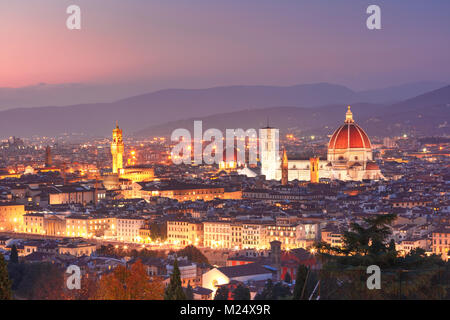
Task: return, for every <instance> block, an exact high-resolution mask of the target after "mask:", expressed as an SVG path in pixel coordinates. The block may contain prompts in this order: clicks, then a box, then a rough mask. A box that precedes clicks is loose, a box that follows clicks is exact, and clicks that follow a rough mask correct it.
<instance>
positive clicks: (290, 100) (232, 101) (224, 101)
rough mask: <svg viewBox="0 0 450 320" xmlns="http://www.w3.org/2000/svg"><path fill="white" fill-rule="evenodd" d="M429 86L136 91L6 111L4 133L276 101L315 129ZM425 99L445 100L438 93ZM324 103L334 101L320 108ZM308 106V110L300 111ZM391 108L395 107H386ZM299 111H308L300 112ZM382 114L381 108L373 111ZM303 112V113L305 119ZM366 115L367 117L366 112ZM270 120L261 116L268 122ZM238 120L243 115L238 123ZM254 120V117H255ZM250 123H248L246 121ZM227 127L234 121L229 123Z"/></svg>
mask: <svg viewBox="0 0 450 320" xmlns="http://www.w3.org/2000/svg"><path fill="white" fill-rule="evenodd" d="M426 86H430V84H429V83H428V84H427V83H423V84H422V85H417V84H416V85H413V84H411V85H407V86H403V87H402V88H400V89H399V93H398V94H397V95H395V94H394V93H393V92H394V91H395V90H394V91H392V89H381V91H378V92H379V93H378V94H377V90H372V91H366V92H363V93H358V92H354V91H352V90H350V89H348V88H346V87H343V86H339V85H333V84H327V83H319V84H308V85H296V86H289V87H272V86H232V87H217V88H209V89H198V90H190V89H189V90H187V89H186V90H184V89H169V90H161V91H157V92H154V93H149V94H144V95H139V96H134V97H131V98H127V99H123V100H119V101H116V102H112V103H93V104H79V105H72V106H66V107H36V108H17V109H11V110H6V111H1V112H0V137H8V136H12V135H15V136H31V135H35V134H36V135H57V134H61V133H87V134H93V135H104V136H107V135H109V134H110V131H111V128H112V127H113V126H114V123H115V120H119V123H120V126H121V127H122V128H123V129H124V130H125V132H126V133H129V134H131V133H132V132H136V131H138V130H141V129H142V128H148V127H152V126H158V125H162V124H165V123H167V122H171V121H178V120H183V119H190V118H192V117H197V118H200V117H208V116H212V115H215V114H224V113H232V112H236V111H242V110H256V109H261V108H271V109H273V107H274V106H288V107H300V108H301V109H299V110H296V111H295V113H294V114H292V115H290V117H291V120H290V121H291V122H288V123H287V125H294V124H295V123H301V126H300V125H299V127H301V130H305V129H304V128H305V127H308V128H309V127H310V128H311V129H313V128H315V127H321V126H327V125H328V124H330V125H334V124H336V119H337V118H333V114H334V113H333V112H335V111H334V110H333V106H332V105H334V106H336V105H346V104H355V103H358V102H372V104H368V106H370V107H367V108H368V109H379V108H380V107H381V105H380V104H379V103H373V100H377V101H387V100H389V101H390V100H392V99H393V100H398V99H397V98H398V97H400V96H404V95H408V93H411V92H417V91H421V90H423V89H424V88H425V87H426ZM407 88H410V89H407ZM388 92H391V93H388ZM422 99H425V100H428V99H430V101H431V99H437V100H436V101H438V100H439V99H438V98H436V97H434V96H433V95H432V96H429V97H424V98H422ZM377 101H375V102H377ZM417 103H419V105H427V106H428V105H429V104H428V103H427V102H426V101H425V102H424V103H422V104H421V102H417ZM321 105H329V106H328V107H319V106H321ZM330 105H331V106H330ZM363 105H364V104H363ZM311 107H314V109H309V110H308V108H311ZM303 109H304V111H300V110H303ZM380 110H381V109H380ZM387 111H389V110H385V111H384V112H387ZM249 112H250V111H245V112H244V113H242V114H235V115H233V117H234V116H235V117H240V116H243V115H244V114H245V113H249ZM260 112H261V111H260V110H258V111H253V114H254V115H255V116H256V115H257V116H258V117H260V118H261V117H263V118H264V119H266V118H267V116H269V117H272V115H271V114H263V113H260ZM274 112H277V111H274ZM298 112H303V113H301V114H299V113H298ZM336 112H337V114H339V117H342V116H341V111H340V110H339V111H336ZM337 114H336V116H337ZM377 115H378V114H377V113H375V114H368V115H367V116H377ZM288 117H289V115H288ZM299 117H302V120H300V119H299ZM311 117H312V118H311ZM315 117H317V118H315ZM360 117H361V119H362V115H361V116H360ZM255 119H256V118H255ZM264 119H260V120H259V121H260V122H261V121H262V122H264V121H265V120H264ZM236 120H237V118H235V119H234V120H233V122H235V121H236ZM249 120H250V121H254V119H252V118H250V119H249ZM299 121H300V122H299ZM303 122H304V123H303ZM252 123H253V122H252ZM291 123H292V124H291ZM244 124H245V122H243V125H244ZM164 126H166V125H164ZM227 126H229V125H228V124H227ZM248 126H249V125H248ZM233 127H234V126H233ZM147 133H150V131H147Z"/></svg>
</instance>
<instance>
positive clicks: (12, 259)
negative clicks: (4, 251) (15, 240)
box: [9, 244, 19, 263]
mask: <svg viewBox="0 0 450 320" xmlns="http://www.w3.org/2000/svg"><path fill="white" fill-rule="evenodd" d="M9 262H11V263H19V254H18V253H17V247H16V245H15V244H13V245H12V247H11V254H10V255H9Z"/></svg>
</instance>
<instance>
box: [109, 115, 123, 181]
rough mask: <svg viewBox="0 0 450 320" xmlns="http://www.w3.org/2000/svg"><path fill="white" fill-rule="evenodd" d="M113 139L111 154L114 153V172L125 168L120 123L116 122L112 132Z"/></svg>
mask: <svg viewBox="0 0 450 320" xmlns="http://www.w3.org/2000/svg"><path fill="white" fill-rule="evenodd" d="M112 137H113V140H112V142H111V154H112V172H113V173H119V170H120V169H122V168H123V151H124V146H123V140H122V129H119V123H118V122H116V128H115V129H114V130H113V134H112Z"/></svg>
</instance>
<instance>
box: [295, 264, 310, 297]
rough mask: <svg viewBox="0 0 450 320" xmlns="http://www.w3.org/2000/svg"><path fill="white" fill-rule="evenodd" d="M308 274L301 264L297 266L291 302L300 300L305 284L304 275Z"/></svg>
mask: <svg viewBox="0 0 450 320" xmlns="http://www.w3.org/2000/svg"><path fill="white" fill-rule="evenodd" d="M307 274H308V268H307V267H305V266H304V265H303V264H301V265H299V266H298V269H297V277H296V278H295V286H294V296H293V300H300V299H302V298H303V297H302V293H303V287H304V286H305V282H306V275H307Z"/></svg>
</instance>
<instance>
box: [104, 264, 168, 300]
mask: <svg viewBox="0 0 450 320" xmlns="http://www.w3.org/2000/svg"><path fill="white" fill-rule="evenodd" d="M163 296H164V284H163V282H162V280H161V279H160V278H153V279H151V278H150V277H149V275H148V274H147V272H146V271H145V268H144V265H143V264H142V262H141V261H140V260H138V261H137V262H135V263H134V264H133V265H131V267H129V268H128V267H126V266H118V267H116V268H115V269H114V270H113V271H112V272H111V273H109V274H106V275H103V276H102V278H101V279H100V281H99V284H98V290H97V294H96V299H99V300H162V299H163Z"/></svg>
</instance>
